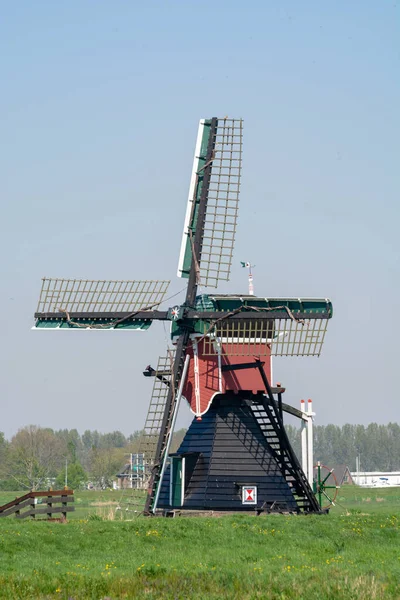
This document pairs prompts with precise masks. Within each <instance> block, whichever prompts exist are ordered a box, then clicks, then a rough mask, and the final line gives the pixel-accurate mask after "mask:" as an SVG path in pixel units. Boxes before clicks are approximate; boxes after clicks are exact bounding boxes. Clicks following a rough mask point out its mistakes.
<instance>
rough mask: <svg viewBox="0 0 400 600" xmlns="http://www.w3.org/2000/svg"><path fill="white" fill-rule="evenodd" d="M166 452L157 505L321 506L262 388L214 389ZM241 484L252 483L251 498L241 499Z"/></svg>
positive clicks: (217, 507)
mask: <svg viewBox="0 0 400 600" xmlns="http://www.w3.org/2000/svg"><path fill="white" fill-rule="evenodd" d="M171 458H172V466H168V467H167V469H166V471H165V474H164V477H163V482H162V487H161V490H160V496H159V501H158V506H157V508H160V509H166V510H171V509H183V510H185V509H186V510H203V511H204V510H213V511H235V512H237V511H247V512H248V511H249V510H255V511H265V512H275V511H278V512H307V513H309V512H321V511H320V507H319V505H318V502H317V500H316V498H315V496H314V493H313V491H312V490H311V487H310V485H309V483H308V481H307V479H306V477H305V475H304V473H303V471H302V469H301V467H300V465H299V463H298V460H297V458H296V456H295V454H294V452H293V450H292V448H291V446H290V444H289V441H288V439H287V435H286V432H285V430H284V427H283V423H282V418H281V416H280V414H279V411H278V408H277V404H276V402H275V401H274V399H272V398H271V399H269V398H268V396H266V395H265V394H256V395H252V394H251V393H247V394H244V395H237V394H220V395H218V396H217V397H216V398H215V399H214V401H213V403H212V406H211V407H210V409H209V410H208V412H207V413H206V414H205V415H204V416H203V417H202V419H201V420H197V419H194V420H193V422H192V424H191V425H190V427H189V429H188V431H187V433H186V436H185V438H184V440H183V442H182V444H181V446H180V448H179V449H178V452H177V453H176V454H174V455H171ZM182 459H184V461H182ZM183 463H184V467H183V468H182V464H183ZM171 469H173V470H174V475H173V477H172V481H171ZM244 487H253V488H254V487H256V503H254V504H244V503H243V488H244Z"/></svg>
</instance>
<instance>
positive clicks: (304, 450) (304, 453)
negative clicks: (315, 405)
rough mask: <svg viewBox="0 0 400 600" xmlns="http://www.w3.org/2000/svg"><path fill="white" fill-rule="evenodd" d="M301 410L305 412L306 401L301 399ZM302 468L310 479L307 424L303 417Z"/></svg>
mask: <svg viewBox="0 0 400 600" xmlns="http://www.w3.org/2000/svg"><path fill="white" fill-rule="evenodd" d="M300 410H301V412H302V413H303V414H305V412H306V410H305V402H304V400H300ZM300 435H301V468H302V469H303V471H304V474H305V476H306V477H307V479H308V461H307V424H306V421H305V420H304V419H301V433H300Z"/></svg>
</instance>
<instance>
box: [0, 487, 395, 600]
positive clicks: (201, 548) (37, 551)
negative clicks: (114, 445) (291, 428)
mask: <svg viewBox="0 0 400 600" xmlns="http://www.w3.org/2000/svg"><path fill="white" fill-rule="evenodd" d="M13 497H15V493H14V494H5V493H4V494H0V503H3V502H6V501H7V500H10V498H13ZM127 499H128V498H127V497H125V498H124V499H123V502H121V504H120V505H121V507H122V508H124V507H125V506H129V505H127V504H126V500H127ZM76 500H77V502H76V508H77V510H76V512H75V513H73V515H72V517H71V519H70V521H69V522H68V523H66V524H62V523H55V522H45V521H41V522H32V521H22V522H21V521H18V520H17V519H15V518H11V517H10V518H4V519H1V520H0V552H1V562H0V597H1V598H74V599H76V600H78V599H81V598H93V599H95V598H148V599H149V600H151V599H153V598H171V599H172V598H173V599H185V600H186V599H192V598H193V599H200V598H202V599H203V598H204V599H211V600H214V599H215V600H216V599H219V598H221V599H222V598H229V599H231V598H243V599H253V598H254V599H255V598H272V599H281V600H283V599H288V598H296V599H314V598H315V599H316V598H318V599H330V598H332V599H341V598H346V599H361V598H362V599H370V598H385V599H386V598H400V488H391V489H385V490H381V489H372V490H362V489H360V488H357V487H355V486H350V487H347V488H342V489H341V490H340V492H339V497H338V500H339V502H340V505H341V506H336V507H335V508H334V509H333V510H332V512H331V514H330V515H328V516H300V517H298V516H283V515H269V516H261V517H255V516H244V515H231V516H227V517H221V518H204V517H199V518H175V519H164V518H144V517H141V516H138V517H135V516H134V513H132V512H130V511H126V510H120V511H115V507H116V506H117V505H118V504H116V503H118V502H120V500H121V494H120V492H101V493H97V492H83V493H78V494H76ZM110 517H111V518H114V520H109V519H110Z"/></svg>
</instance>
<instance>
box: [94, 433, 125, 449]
mask: <svg viewBox="0 0 400 600" xmlns="http://www.w3.org/2000/svg"><path fill="white" fill-rule="evenodd" d="M125 445H126V438H125V436H124V434H123V433H121V432H120V431H113V432H112V433H104V434H101V435H100V439H99V448H123V447H124V446H125Z"/></svg>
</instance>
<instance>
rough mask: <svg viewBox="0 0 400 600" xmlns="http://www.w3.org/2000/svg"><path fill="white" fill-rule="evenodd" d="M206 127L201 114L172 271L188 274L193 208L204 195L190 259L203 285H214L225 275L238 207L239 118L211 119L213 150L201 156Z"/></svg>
mask: <svg viewBox="0 0 400 600" xmlns="http://www.w3.org/2000/svg"><path fill="white" fill-rule="evenodd" d="M210 132H211V120H205V119H203V120H201V121H200V125H199V131H198V136H197V142H196V149H195V156H194V162H193V169H192V177H191V181H190V188H189V200H188V205H187V210H186V217H185V223H184V230H183V236H182V243H181V252H180V256H179V264H178V277H186V278H187V277H189V273H190V268H191V264H192V257H193V248H194V240H195V232H196V228H197V219H198V214H199V210H198V209H199V205H200V200H201V197H202V195H203V196H204V195H205V196H206V197H205V199H204V200H205V204H206V210H205V219H204V227H203V231H202V237H201V240H200V252H199V256H195V264H196V268H197V269H198V275H199V277H198V280H199V282H201V284H202V285H204V286H209V287H217V285H218V282H219V281H221V280H225V281H228V280H229V276H230V270H231V265H232V255H233V248H234V244H235V236H236V224H237V217H238V209H239V192H240V177H241V168H242V137H243V121H242V120H241V119H228V118H224V119H218V120H217V127H216V130H215V133H214V140H213V148H214V149H213V154H212V157H211V160H210V159H208V161H207V157H206V151H207V147H208V143H209V138H210V134H211V133H210ZM206 166H210V167H211V169H210V176H209V180H208V182H207V189H205V187H204V186H205V182H204V173H205V167H206Z"/></svg>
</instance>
